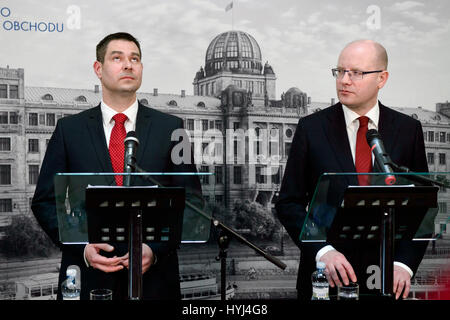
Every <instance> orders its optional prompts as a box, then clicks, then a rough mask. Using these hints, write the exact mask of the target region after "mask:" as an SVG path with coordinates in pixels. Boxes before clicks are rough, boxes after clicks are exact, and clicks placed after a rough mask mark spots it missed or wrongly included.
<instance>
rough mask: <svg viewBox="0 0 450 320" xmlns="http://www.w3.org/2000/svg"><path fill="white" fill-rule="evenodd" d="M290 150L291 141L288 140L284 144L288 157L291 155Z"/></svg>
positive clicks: (285, 153)
mask: <svg viewBox="0 0 450 320" xmlns="http://www.w3.org/2000/svg"><path fill="white" fill-rule="evenodd" d="M289 152H291V142H286V143H285V144H284V155H285V156H286V157H288V156H289Z"/></svg>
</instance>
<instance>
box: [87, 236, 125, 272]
mask: <svg viewBox="0 0 450 320" xmlns="http://www.w3.org/2000/svg"><path fill="white" fill-rule="evenodd" d="M100 250H103V251H106V252H112V251H114V247H113V246H111V245H109V244H106V243H90V244H88V245H86V248H85V251H84V252H85V257H86V260H87V261H88V262H89V265H90V266H91V267H93V268H95V269H99V270H101V271H104V272H116V271H119V270H122V269H123V265H122V263H123V259H124V257H116V256H114V257H113V258H106V257H104V256H102V255H100V253H99V252H100Z"/></svg>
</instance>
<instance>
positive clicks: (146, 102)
mask: <svg viewBox="0 0 450 320" xmlns="http://www.w3.org/2000/svg"><path fill="white" fill-rule="evenodd" d="M139 102H140V103H142V104H145V105H147V106H148V100H147V99H141V100H139Z"/></svg>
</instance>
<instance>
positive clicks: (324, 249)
mask: <svg viewBox="0 0 450 320" xmlns="http://www.w3.org/2000/svg"><path fill="white" fill-rule="evenodd" d="M331 250H336V249H335V248H333V246H330V245H327V246H325V247H323V248H322V249H320V250H319V251H318V252H317V254H316V262H319V261H320V258H322V256H323V255H324V254H325V253H327V252H328V251H331Z"/></svg>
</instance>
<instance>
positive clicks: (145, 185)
mask: <svg viewBox="0 0 450 320" xmlns="http://www.w3.org/2000/svg"><path fill="white" fill-rule="evenodd" d="M117 175H123V176H124V180H125V176H128V177H129V179H130V187H122V186H116V185H115V183H114V179H115V176H117ZM211 175H213V174H211V173H184V172H183V173H182V172H179V173H153V172H152V173H131V174H117V173H114V174H113V173H59V174H56V175H55V178H54V182H55V198H56V199H55V200H56V210H57V215H58V229H59V238H60V241H61V242H62V243H64V244H80V243H88V242H89V241H88V239H89V238H88V230H89V221H88V217H89V210H91V209H90V207H91V206H92V203H95V201H94V202H92V201H91V200H89V199H90V198H92V196H89V195H92V194H99V193H98V192H100V195H104V196H105V197H106V198H108V194H109V193H110V194H113V193H114V194H121V193H120V190H124V191H125V189H122V188H128V189H129V190H130V189H131V191H127V192H123V199H119V198H117V199H112V200H111V199H109V203H108V201H106V202H105V201H104V202H102V203H100V202H99V203H96V204H97V205H98V211H102V210H103V212H105V211H106V214H107V211H108V210H111V217H113V216H114V215H117V214H119V215H120V214H124V215H126V214H127V212H126V210H122V211H121V209H120V207H121V206H123V205H126V203H127V199H128V200H129V201H131V200H130V198H131V197H133V196H134V190H136V194H138V193H142V192H144V193H145V194H154V198H151V199H143V203H140V202H139V201H137V202H136V201H135V202H133V203H129V204H128V205H129V206H130V207H134V206H140V207H142V208H144V209H143V211H142V212H143V213H142V214H143V221H145V219H146V214H147V216H149V215H150V214H152V210H153V213H155V211H154V210H156V208H159V209H158V210H159V211H158V212H156V213H157V214H158V215H163V216H165V215H180V216H182V228H181V229H182V233H181V242H182V243H204V242H206V241H207V240H208V238H209V232H210V226H211V220H210V217H211V210H210V208H209V206H208V204H209V202H208V201H205V200H204V199H203V196H202V190H198V189H197V188H196V187H194V186H198V185H199V182H198V180H199V181H204V180H205V177H208V176H211ZM214 180H215V179H213V178H211V179H208V181H209V184H208V185H207V189H208V190H206V192H207V193H208V194H214V185H213V184H212V183H211V182H213V181H214ZM196 181H197V182H196ZM155 188H156V189H158V190H157V191H152V190H149V189H155ZM109 191H110V192H109ZM180 191H181V193H180ZM95 192H97V193H95ZM204 192H205V190H204ZM87 194H88V201H89V203H88V205H87V203H86V199H87V197H86V195H87ZM169 194H176V195H178V198H177V199H180V198H179V196H180V194H182V196H183V200H184V202H185V203H184V205H182V206H181V210H179V209H177V208H180V206H179V205H178V206H176V205H175V204H172V202H171V201H174V203H175V200H176V198H174V199H171V198H170V196H169ZM119 197H121V196H119ZM174 197H176V196H174ZM144 202H145V203H144ZM163 202H164V204H162V206H159V205H160V204H161V203H163ZM102 207H103V208H102ZM161 208H163V209H161ZM183 208H184V209H183ZM91 211H92V210H91ZM103 217H105V215H103ZM91 221H93V219H92V218H91ZM117 229H121V228H117ZM108 231H109V230H108ZM116 231H117V232H118V233H120V232H122V233H123V231H124V230H114V232H116ZM145 231H146V230H144V239H143V241H144V242H145V241H146V239H145ZM147 231H149V232H150V233H149V234H151V231H152V230H147ZM163 232H164V230H163ZM117 239H121V237H117ZM117 239H116V240H117ZM159 239H163V240H164V235H161V234H159ZM147 240H151V236H149V237H148V239H147ZM105 242H109V241H105Z"/></svg>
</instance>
